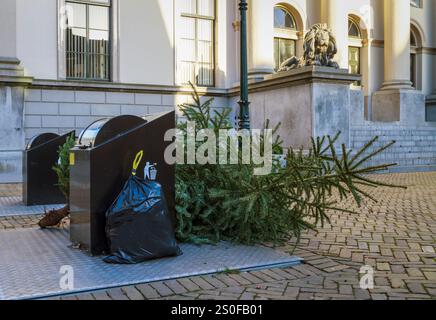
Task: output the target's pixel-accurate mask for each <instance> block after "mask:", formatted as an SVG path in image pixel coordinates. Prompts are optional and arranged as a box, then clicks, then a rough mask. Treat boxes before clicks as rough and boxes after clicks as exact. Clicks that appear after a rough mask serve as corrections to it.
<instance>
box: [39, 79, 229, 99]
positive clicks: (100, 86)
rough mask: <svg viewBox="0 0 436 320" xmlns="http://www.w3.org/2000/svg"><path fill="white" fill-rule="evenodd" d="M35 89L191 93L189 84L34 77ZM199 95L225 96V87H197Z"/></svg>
mask: <svg viewBox="0 0 436 320" xmlns="http://www.w3.org/2000/svg"><path fill="white" fill-rule="evenodd" d="M32 88H35V89H49V90H50V89H51V90H52V89H58V90H83V91H101V90H103V91H110V92H133V93H150V94H186V95H189V94H191V93H192V89H191V87H190V86H167V85H147V84H130V83H114V82H100V81H72V80H45V79H35V80H34V81H33V84H32ZM197 90H198V93H199V94H200V95H208V96H225V95H226V94H227V91H228V90H227V89H220V88H206V87H200V88H198V89H197Z"/></svg>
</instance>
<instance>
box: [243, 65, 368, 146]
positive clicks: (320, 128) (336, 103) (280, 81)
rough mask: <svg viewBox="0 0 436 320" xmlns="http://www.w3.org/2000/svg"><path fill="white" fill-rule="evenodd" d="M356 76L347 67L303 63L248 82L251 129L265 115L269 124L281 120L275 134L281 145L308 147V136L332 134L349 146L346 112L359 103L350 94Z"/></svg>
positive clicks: (349, 112)
mask: <svg viewBox="0 0 436 320" xmlns="http://www.w3.org/2000/svg"><path fill="white" fill-rule="evenodd" d="M359 79H360V76H356V75H351V74H349V73H348V70H344V69H340V70H336V69H334V68H327V67H304V68H300V69H296V70H291V71H288V72H283V73H279V74H276V75H271V76H267V77H266V79H265V80H264V81H262V82H258V83H253V84H252V85H251V86H250V101H251V105H250V110H251V122H252V128H253V129H262V128H264V124H265V122H266V120H267V119H269V120H270V122H271V126H275V125H276V124H277V123H279V122H281V123H282V127H281V129H280V132H279V134H280V135H281V137H282V139H283V140H284V144H283V146H284V147H285V148H288V147H293V148H300V147H303V148H305V149H309V148H311V138H312V137H322V136H327V135H330V136H332V137H333V136H335V135H336V134H337V133H338V132H339V131H340V132H342V135H341V138H340V141H339V142H338V146H339V143H344V144H346V145H347V146H349V143H350V114H351V113H352V112H355V111H353V110H357V109H359V108H361V109H362V112H363V104H362V105H360V106H354V107H352V106H351V104H352V103H358V102H359V101H361V100H360V99H355V98H353V97H352V94H351V89H350V84H351V83H353V82H354V81H357V80H359Z"/></svg>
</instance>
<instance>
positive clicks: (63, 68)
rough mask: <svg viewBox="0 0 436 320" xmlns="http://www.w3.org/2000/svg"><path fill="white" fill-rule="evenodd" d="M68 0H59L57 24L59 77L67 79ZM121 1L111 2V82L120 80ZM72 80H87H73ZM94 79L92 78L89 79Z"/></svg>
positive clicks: (113, 0) (114, 0)
mask: <svg viewBox="0 0 436 320" xmlns="http://www.w3.org/2000/svg"><path fill="white" fill-rule="evenodd" d="M67 1H68V0H57V13H58V14H57V24H58V79H59V80H67V55H66V32H65V26H64V24H65V6H66V2H67ZM119 1H120V0H112V3H111V11H112V12H111V17H112V19H111V26H110V30H111V35H110V36H111V65H110V80H109V82H120V69H119V67H120V54H119V39H120V36H119V20H120V19H119V18H120V10H119V8H120V7H119ZM68 80H70V81H87V80H72V79H68ZM89 81H92V80H89Z"/></svg>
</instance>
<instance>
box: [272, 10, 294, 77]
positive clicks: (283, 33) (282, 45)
mask: <svg viewBox="0 0 436 320" xmlns="http://www.w3.org/2000/svg"><path fill="white" fill-rule="evenodd" d="M297 40H298V36H297V23H296V21H295V18H294V16H293V15H292V14H291V13H290V12H289V11H288V10H287V9H286V8H285V7H283V6H276V7H275V8H274V59H275V69H276V71H277V70H278V69H279V68H280V66H281V64H282V63H283V62H285V61H286V60H287V59H289V58H291V57H293V56H295V55H296V46H297Z"/></svg>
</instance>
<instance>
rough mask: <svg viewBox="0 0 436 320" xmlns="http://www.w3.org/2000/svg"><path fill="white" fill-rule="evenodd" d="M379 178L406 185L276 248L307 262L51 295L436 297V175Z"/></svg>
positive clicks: (377, 192) (380, 191)
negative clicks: (366, 280)
mask: <svg viewBox="0 0 436 320" xmlns="http://www.w3.org/2000/svg"><path fill="white" fill-rule="evenodd" d="M376 178H377V179H379V180H380V181H383V182H385V183H391V184H400V185H404V186H407V187H408V189H407V190H405V189H390V188H385V187H380V188H377V189H373V190H369V192H370V194H371V195H372V196H374V197H375V198H376V199H377V200H378V202H377V203H372V202H367V203H365V205H363V206H362V207H361V208H357V207H356V205H354V204H353V202H352V201H351V200H346V201H344V202H342V203H341V205H342V206H344V207H346V208H348V209H350V208H352V209H353V210H355V211H356V212H358V214H351V213H338V212H332V213H331V225H325V226H323V227H320V228H319V230H318V232H312V231H311V232H306V233H305V234H304V236H303V238H302V241H301V243H300V244H299V245H298V246H297V248H295V244H294V243H292V242H289V243H287V244H286V245H284V246H281V247H279V248H277V249H279V250H283V251H286V252H290V253H291V252H293V254H295V255H298V256H300V257H302V258H304V259H305V264H303V265H300V266H294V267H291V268H287V269H272V270H263V271H255V272H248V273H230V274H228V273H223V274H216V275H210V276H201V277H193V278H189V279H180V280H173V281H165V282H158V283H151V284H143V285H138V286H129V287H123V288H116V289H110V290H103V291H98V292H91V293H86V294H80V295H73V296H68V297H55V298H52V299H62V300H63V299H68V300H97V299H98V300H100V299H101V300H110V299H112V300H121V299H124V300H142V299H148V300H153V299H168V300H193V299H199V300H281V299H285V300H297V299H298V300H335V299H340V300H354V299H358V300H369V299H373V300H405V299H436V254H435V249H436V241H435V238H436V173H414V174H390V175H380V176H377V177H376ZM0 190H2V189H1V188H0ZM0 192H1V191H0ZM11 219H12V220H11ZM26 219H27V220H26ZM33 219H34V218H25V217H14V218H10V219H7V218H6V219H2V218H0V229H2V226H4V225H6V228H12V227H17V228H18V227H21V226H31V225H32V222H33V221H34V220H33ZM24 221H25V223H24ZM36 221H37V219H35V223H36ZM11 225H12V227H11ZM3 229H4V228H3ZM294 250H295V251H294ZM364 265H368V266H371V267H373V268H374V270H375V275H374V280H375V287H374V289H373V290H362V289H360V285H359V282H360V274H359V271H360V269H361V267H362V266H364Z"/></svg>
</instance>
